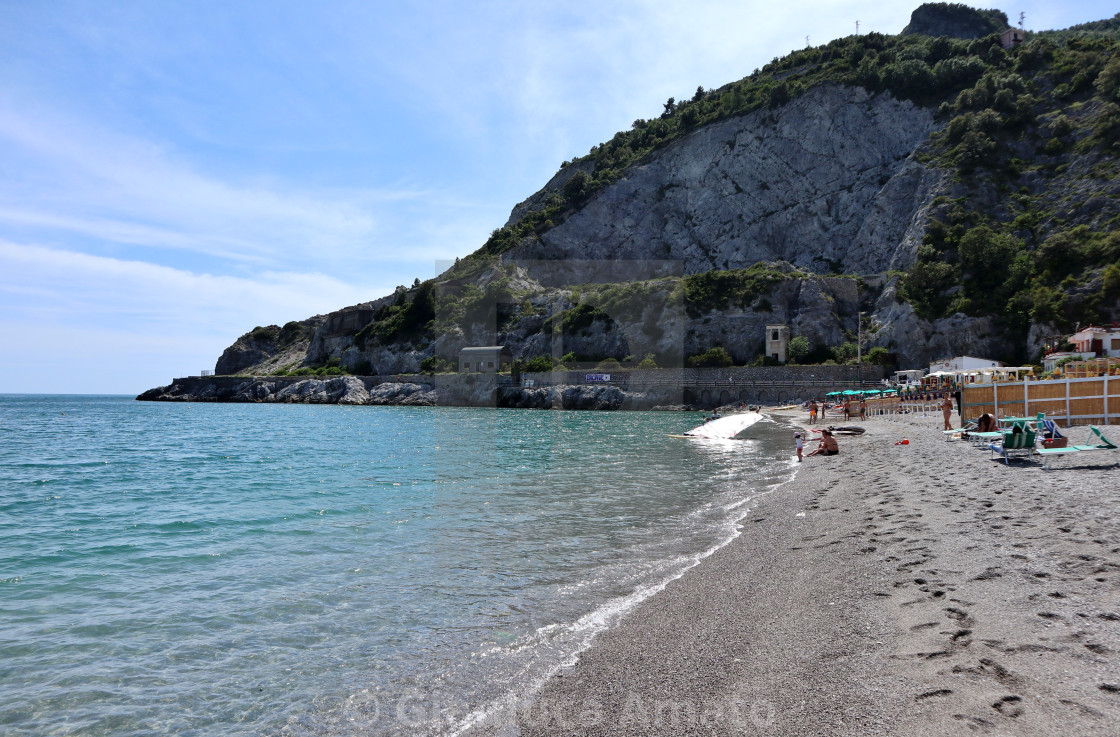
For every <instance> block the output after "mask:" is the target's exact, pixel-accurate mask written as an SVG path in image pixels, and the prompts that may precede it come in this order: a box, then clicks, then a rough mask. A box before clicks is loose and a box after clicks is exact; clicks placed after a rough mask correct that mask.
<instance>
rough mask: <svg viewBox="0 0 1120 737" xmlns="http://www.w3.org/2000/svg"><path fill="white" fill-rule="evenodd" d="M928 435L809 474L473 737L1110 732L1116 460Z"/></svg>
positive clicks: (1115, 634) (858, 452) (1116, 628)
mask: <svg viewBox="0 0 1120 737" xmlns="http://www.w3.org/2000/svg"><path fill="white" fill-rule="evenodd" d="M803 418H804V415H803V414H801V413H796V414H794V413H786V415H785V421H788V422H791V423H792V422H795V421H796V422H801V421H803ZM939 423H940V418H939V417H938V418H933V417H929V418H921V417H903V418H897V419H874V420H868V421H867V422H866V423H865V425H866V427H867V429H868V432H867V434H866V435H865V436H863V437H859V438H841V440H840V444H841V454H840V455H839V456H835V457H830V458H824V457H814V458H807V459H806V460H805V462H804V463H803V464H801V470H800V472H799V474H798V476H797V478H796V480H795V481H793V482H792V483H790V484H787V485H786V486H784V487H781V488H780V489H779V490H778V491H776V492H774V493H772V494H770V495H768V496H765V497H762V498H760V499H758V500H757V501H756V502H755V503H754V504H753V505H752V509H751V512H750V514H749V515H748V516H747V517H746V518H745V519H744V521H743V534H742V535H741V536H740V537H738V538H737V539H736V540H734V541H733V542H732V543H731V544H729V545H728V546H726V547H725V548H723V549H722V550H720V551H718V552H717V553H716V554H714V555H713V556H711V557H710V558H709V559H707V560H706V561H704V562H703V563H702V564H701V565H700V566H698V567H697V568H695V569H694V570H692V571H690V572H689V573H687V574H686V575H685V576H684V577H682V578H681V579H679V580H677V581H674V582H673V583H671V584H670V585H669V586H667V587H666V588H665V590H664V591H662V592H661V593H659V594H657V595H655V596H653V597H652V598H650V599H649V600H647V601H646V602H644V603H643V604H641V605H640V606H638V607H637V608H635V609H634V610H633V611H632V612H631V613H630V614H629V615H628V616H627V617H626V618H625V619H624V620H623V621H622V622H621V623H620V624H619V625H618V626H617V627H615V628H613V629H611V630H609V631H607V632H604V633H602V634H601V635H600V636H599V637H598V638H597V639H596V641H595V643H594V644H593V645H592V647H591V648H590V649H589V650H587V651H586V652H584V653H583V655H582V656H581V658H580V660H579V662H578V664H577V665H575V666H574V667H573V668H570V669H568V670H566V671H564V672H563V673H561V674H560V675H558V676H557V677H554V678H553V679H552V680H551V681H549V682H548V684H547V685H546V686H545V687H544V688H543V690H542V691H541V692H540V693H539V694H537V695H536V697H535V699H534V700H533V701H532V703H530V704H526V705H523V706H522V707H521V708H520V709H519V710H518V711H517V713H516V714H513V715H506V718H504V719H501V720H499V722H500V723H495V724H492V725H490V726H489V727H487V728H485V729H483V730H480V731H479V733H489V734H522V735H556V734H566V735H567V734H587V735H651V734H652V735H694V734H704V735H708V734H718V735H722V734H728V735H731V734H757V735H841V734H843V735H864V734H868V735H870V734H883V735H887V734H891V735H925V734H930V735H946V734H948V735H952V734H961V735H964V734H976V733H981V734H983V733H990V734H1016V735H1035V734H1037V735H1054V734H1079V735H1115V734H1120V470H1118V469H1120V465H1118V463H1120V454H1109V453H1095V454H1084V456H1070V457H1067V458H1064V459H1061V460H1059V461H1058V462H1057V463H1056V464H1055V470H1051V471H1049V472H1047V471H1043V470H1042V469H1041V468H1040V467H1039V465H1038V464H1037V463H1034V464H1031V463H1027V462H1022V461H1021V462H1018V463H1015V462H1013V463H1012V465H1011V466H1005V465H1004V464H1003V463H1002V462H998V461H994V460H991V454H990V452H989V451H987V450H981V449H977V448H975V447H972V446H969V445H968V444H966V443H963V442H945V440H944V439H943V436H942V435H941V433H940V432H939V431H938V426H939ZM1070 432H1071V434H1072V436H1073V438H1074V440H1075V441H1078V442H1080V441H1081V440H1082V438H1083V436H1084V434H1085V432H1086V431H1085V429H1083V428H1082V429H1073V430H1071V431H1070ZM1106 434H1109V435H1110V436H1112V437H1114V438H1116V437H1120V428H1118V427H1115V426H1113V427H1112V428H1110V429H1109V430H1108V431H1106ZM902 437H907V438H909V439H910V441H911V442H910V444H909V445H906V446H896V445H894V441H895V440H897V439H900V438H902ZM791 452H792V442H791Z"/></svg>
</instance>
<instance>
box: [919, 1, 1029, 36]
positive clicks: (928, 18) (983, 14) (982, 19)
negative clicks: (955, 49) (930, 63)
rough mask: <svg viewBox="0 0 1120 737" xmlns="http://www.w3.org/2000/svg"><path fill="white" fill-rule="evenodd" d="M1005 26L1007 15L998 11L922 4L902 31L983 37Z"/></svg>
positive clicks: (1003, 28) (956, 4) (952, 5)
mask: <svg viewBox="0 0 1120 737" xmlns="http://www.w3.org/2000/svg"><path fill="white" fill-rule="evenodd" d="M1008 27H1009V24H1008V22H1007V14H1006V13H1004V12H1003V11H1001V10H979V9H976V8H970V7H968V6H967V5H963V4H961V3H926V4H924V5H921V6H919V7H918V8H917V9H916V10H915V11H914V12H913V13H911V14H910V23H909V24H908V25H907V26H906V27H905V28H903V29H902V32H903V34H921V35H923V36H948V37H949V38H983V37H984V36H987V35H989V34H992V33H1002V32H1003V31H1004V30H1005V29H1006V28H1008Z"/></svg>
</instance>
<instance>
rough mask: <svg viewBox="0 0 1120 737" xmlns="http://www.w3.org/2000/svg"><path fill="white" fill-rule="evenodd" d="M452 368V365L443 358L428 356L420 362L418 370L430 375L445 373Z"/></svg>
mask: <svg viewBox="0 0 1120 737" xmlns="http://www.w3.org/2000/svg"><path fill="white" fill-rule="evenodd" d="M453 368H454V364H452V363H451V362H450V361H448V360H447V359H446V358H444V357H443V356H428V357H427V358H425V359H424V360H423V361H421V362H420V370H421V371H426V372H428V373H431V374H435V373H445V372H447V371H449V370H452V369H453Z"/></svg>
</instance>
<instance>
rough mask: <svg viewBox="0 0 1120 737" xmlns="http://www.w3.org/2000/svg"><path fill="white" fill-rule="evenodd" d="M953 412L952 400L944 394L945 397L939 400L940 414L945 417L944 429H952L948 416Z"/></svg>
mask: <svg viewBox="0 0 1120 737" xmlns="http://www.w3.org/2000/svg"><path fill="white" fill-rule="evenodd" d="M952 414H953V400H952V399H950V398H949V395H948V394H946V395H945V398H944V399H942V400H941V415H942V416H943V417H944V418H945V429H946V430H952V429H953V427H952V425H951V424H950V422H949V417H950V416H951V415H952Z"/></svg>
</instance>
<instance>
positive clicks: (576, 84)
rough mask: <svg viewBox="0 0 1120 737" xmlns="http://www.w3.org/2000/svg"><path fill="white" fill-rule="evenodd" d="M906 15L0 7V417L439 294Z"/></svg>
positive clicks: (1055, 11) (1012, 10)
mask: <svg viewBox="0 0 1120 737" xmlns="http://www.w3.org/2000/svg"><path fill="white" fill-rule="evenodd" d="M970 4H972V5H973V6H974V7H998V8H1000V9H1002V10H1004V11H1005V12H1006V13H1007V14H1008V16H1009V17H1010V18H1012V20H1013V21H1017V19H1018V15H1019V12H1020V11H1022V12H1025V13H1026V27H1027V29H1028V30H1031V29H1037V30H1042V29H1051V28H1064V27H1067V26H1070V25H1073V24H1076V23H1082V22H1086V21H1090V20H1100V19H1103V18H1109V17H1111V16H1112V15H1114V14H1115V12H1116V8H1115V6H1114V4H1113V3H1112V2H1104V1H1103V0H1101V1H1098V0H1078V1H1077V2H1068V1H1065V0H1063V1H1061V2H1059V1H1057V0H1030V1H1024V0H1019V1H1018V2H1017V4H1016V5H1014V6H1012V5H1011V4H1010V3H999V2H997V3H992V2H974V3H970ZM918 5H919V2H917V0H915V2H913V3H911V4H906V3H897V2H891V3H883V2H881V0H816V1H815V2H814V1H810V0H786V1H785V2H781V3H775V2H760V1H757V0H738V1H731V0H692V1H691V2H689V3H680V2H669V1H668V0H663V1H661V2H657V1H653V0H617V1H612V0H567V1H566V2H541V1H539V0H537V1H535V0H521V2H515V1H513V0H472V1H471V2H462V1H461V0H460V1H459V2H455V1H453V0H426V1H419V2H400V1H397V2H389V1H380V0H366V1H365V2H346V1H345V0H322V1H321V2H314V3H312V2H304V1H296V0H237V1H234V2H230V1H229V0H191V1H190V2H158V3H157V2H148V1H147V0H137V1H136V2H124V1H119V0H95V1H90V2H70V1H68V0H0V393H107V394H137V393H139V392H141V391H143V390H145V389H148V388H150V387H154V386H160V385H164V384H167V383H169V382H170V381H171V379H172V378H173V377H177V376H186V375H194V374H198V373H200V372H201V370H203V369H212V368H213V367H214V362H215V361H216V360H217V358H218V356H219V355H220V354H221V352H222V351H223V350H224V349H225V348H226V347H227V346H229V345H230V344H231V343H233V341H234V340H236V339H237V337H238V336H239V335H241V334H243V333H245V332H247V331H249V330H251V329H252V328H253V327H255V326H257V325H269V324H277V325H283V324H284V323H285V322H287V321H289V320H299V319H303V318H306V317H309V316H311V315H315V314H321V313H326V312H330V311H333V310H337V309H340V308H342V307H345V306H348V305H351V304H356V303H358V302H364V301H368V300H371V299H376V298H378V297H381V296H384V295H385V294H388V293H390V292H391V291H392V290H393V288H394V287H395V286H396V285H398V284H411V283H412V281H413V279H415V278H419V279H421V280H423V279H427V278H429V277H432V276H434V275H435V274H436V273H438V272H439V271H442V270H443V268H445V267H446V265H447V262H448V261H451V260H453V259H454V258H455V257H457V256H465V255H466V254H468V253H471V252H472V251H474V250H476V249H477V248H478V247H479V246H481V245H482V244H483V242H484V241H485V240H486V237H487V235H488V234H489V233H490V231H491V230H493V229H494V228H497V227H500V226H502V225H503V224H504V223H505V221H506V219H507V218H508V217H509V213H510V210H511V209H512V208H513V206H514V205H516V204H517V203H518V202H520V201H521V200H523V199H525V198H526V197H528V196H529V195H531V194H532V193H533V192H535V191H536V190H538V189H539V188H540V187H541V186H543V185H544V183H545V182H547V181H548V179H549V178H550V177H551V176H552V175H553V174H555V173H556V171H557V170H558V168H559V165H560V163H561V162H563V161H564V160H567V159H571V158H574V157H577V156H582V155H584V154H586V153H587V152H588V151H589V149H590V148H591V147H592V146H595V145H596V144H598V143H601V142H603V141H606V140H609V139H610V138H611V137H612V136H613V135H614V133H615V132H616V131H619V130H625V129H627V128H629V127H630V123H631V122H632V121H633V120H635V119H637V118H650V117H654V116H656V115H658V114H660V112H661V110H662V105H663V103H664V102H665V100H666V99H668V98H669V97H671V96H672V97H676V98H678V99H679V98H686V97H691V96H692V93H693V92H694V91H695V90H696V87H697V86H703V87H705V88H712V87H719V86H721V85H723V84H726V83H728V82H731V81H734V80H737V79H740V78H742V77H744V76H746V75H748V74H750V73H751V72H752V71H754V70H755V69H757V68H759V67H761V66H763V65H764V64H766V63H767V62H768V61H770V60H771V59H773V58H775V57H780V56H783V55H785V54H786V53H788V52H790V51H791V50H793V49H795V48H802V47H804V46H805V45H806V42H807V41H808V43H809V44H811V45H813V46H816V45H820V44H824V43H827V42H828V41H830V40H832V39H835V38H839V37H843V36H848V35H851V34H853V33H855V32H856V21H859V30H860V32H861V33H866V32H869V31H878V32H881V33H888V34H894V33H898V32H899V31H901V30H902V28H903V27H904V26H905V25H906V23H907V22H908V21H909V16H910V13H911V11H912V10H913V9H914V8H915V7H917V6H918ZM806 37H808V38H806Z"/></svg>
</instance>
